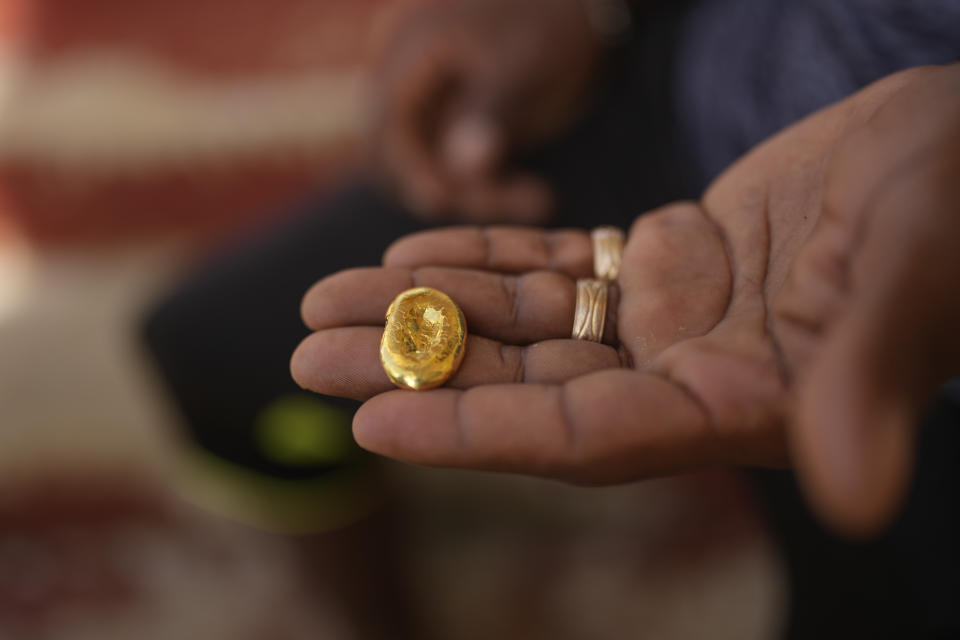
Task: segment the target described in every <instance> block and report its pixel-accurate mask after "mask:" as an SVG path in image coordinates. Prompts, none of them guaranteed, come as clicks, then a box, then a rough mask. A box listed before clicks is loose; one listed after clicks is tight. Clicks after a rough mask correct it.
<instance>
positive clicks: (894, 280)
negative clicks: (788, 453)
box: [791, 175, 960, 536]
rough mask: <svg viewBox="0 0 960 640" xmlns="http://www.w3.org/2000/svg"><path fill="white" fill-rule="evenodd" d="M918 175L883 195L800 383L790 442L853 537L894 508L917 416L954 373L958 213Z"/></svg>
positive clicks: (814, 500)
mask: <svg viewBox="0 0 960 640" xmlns="http://www.w3.org/2000/svg"><path fill="white" fill-rule="evenodd" d="M926 177H927V178H928V177H929V176H926ZM923 178H925V176H920V175H916V176H911V177H908V178H906V179H903V180H899V181H897V184H896V187H895V188H890V189H886V190H885V192H884V193H883V196H884V197H883V198H882V199H878V201H881V202H882V203H883V204H882V210H877V211H874V212H871V213H872V214H874V215H869V217H868V219H867V222H866V226H865V227H864V229H863V233H862V235H861V243H860V246H859V247H857V248H856V249H854V250H853V253H852V257H851V258H850V260H849V262H848V264H849V283H848V289H849V290H848V292H847V294H848V302H847V304H846V308H845V310H844V311H843V312H842V313H841V314H840V316H839V317H838V318H837V319H836V321H835V322H833V323H832V324H830V325H829V326H828V327H827V328H826V331H825V334H824V336H823V342H822V344H821V345H820V347H819V348H818V351H817V353H816V355H814V357H813V359H812V361H811V362H810V366H809V367H808V368H807V369H806V371H805V372H804V373H803V374H802V376H801V379H799V380H798V393H797V406H796V410H795V413H794V421H793V425H792V430H791V437H792V439H793V451H794V452H795V454H796V463H797V466H798V470H799V472H800V479H801V482H802V484H803V486H804V489H805V492H806V494H807V496H808V498H809V500H810V502H811V504H812V506H813V508H814V510H816V511H817V512H818V513H819V514H820V516H821V517H822V518H823V519H824V520H825V521H826V522H827V523H828V524H830V525H832V526H834V527H835V528H837V529H838V530H840V531H842V532H844V533H847V534H851V535H856V536H865V535H870V534H873V533H876V532H877V531H878V530H880V529H881V528H882V527H883V526H885V525H886V524H888V523H889V522H890V520H892V519H893V517H894V516H895V515H896V512H897V510H898V508H899V506H900V504H901V503H902V502H903V499H904V497H905V495H906V492H907V490H908V488H909V483H910V478H911V475H912V473H911V472H912V467H913V458H914V442H915V438H916V434H917V424H918V422H919V419H920V415H921V414H922V412H923V410H924V409H925V408H926V406H927V404H928V403H929V402H930V400H931V398H932V397H933V395H934V393H935V392H936V389H937V387H938V386H939V385H940V384H941V383H942V382H944V381H945V380H946V379H947V378H948V377H949V376H950V375H952V374H955V373H957V372H958V371H960V366H958V365H960V357H958V356H960V344H958V343H960V340H958V336H957V330H956V328H957V326H960V298H958V296H957V295H956V288H955V283H956V282H958V281H960V256H958V255H957V253H956V250H955V243H956V238H957V236H958V233H960V228H958V227H960V224H958V218H960V216H958V215H957V212H956V211H948V210H945V207H944V206H943V203H944V202H950V201H951V200H950V199H949V198H945V197H943V196H945V195H947V193H945V191H944V190H942V189H937V188H933V187H934V186H937V185H933V184H931V181H929V180H927V179H923ZM937 193H939V194H940V199H938V197H937V196H936V195H934V194H937ZM947 208H949V207H947Z"/></svg>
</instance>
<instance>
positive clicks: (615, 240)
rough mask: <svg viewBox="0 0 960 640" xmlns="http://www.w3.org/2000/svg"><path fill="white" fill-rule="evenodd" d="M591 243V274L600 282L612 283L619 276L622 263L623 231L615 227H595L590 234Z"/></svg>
mask: <svg viewBox="0 0 960 640" xmlns="http://www.w3.org/2000/svg"><path fill="white" fill-rule="evenodd" d="M590 239H591V240H592V241H593V273H594V275H595V276H596V277H597V278H600V279H601V280H609V281H611V282H613V281H614V280H616V279H617V276H618V275H620V264H621V263H622V262H623V243H624V240H625V236H624V233H623V231H621V230H620V229H617V228H616V227H597V228H596V229H594V230H593V231H592V232H591V233H590Z"/></svg>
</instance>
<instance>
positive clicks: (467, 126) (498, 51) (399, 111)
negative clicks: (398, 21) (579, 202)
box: [371, 0, 603, 222]
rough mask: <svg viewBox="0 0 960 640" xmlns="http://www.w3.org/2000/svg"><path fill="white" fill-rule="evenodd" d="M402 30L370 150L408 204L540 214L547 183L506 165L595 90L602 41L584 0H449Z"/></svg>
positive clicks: (476, 217)
mask: <svg viewBox="0 0 960 640" xmlns="http://www.w3.org/2000/svg"><path fill="white" fill-rule="evenodd" d="M394 32H395V33H396V35H395V36H394V38H393V39H392V41H391V42H390V44H389V45H388V46H386V47H385V51H384V53H383V55H382V56H381V57H382V62H381V64H380V65H379V72H378V74H377V76H376V81H375V85H374V86H375V91H376V100H374V104H376V105H378V110H377V112H376V113H375V114H374V119H373V135H372V136H371V140H372V145H371V153H372V156H373V158H374V159H375V161H376V163H377V164H378V165H379V166H380V168H381V169H382V170H383V174H384V175H386V176H388V177H389V179H390V181H391V182H392V184H393V186H394V187H395V188H396V190H397V191H398V192H399V194H400V196H401V197H402V198H403V199H404V201H405V202H406V203H407V204H408V206H409V207H410V209H411V210H412V211H414V212H415V213H417V214H419V215H421V216H423V217H425V218H427V219H434V220H439V219H443V218H450V217H456V218H458V219H460V220H462V221H468V222H492V221H497V220H501V221H502V220H511V221H514V222H518V221H525V222H537V221H542V219H543V218H544V217H545V216H546V215H547V214H548V212H549V210H550V193H549V190H548V189H547V186H546V185H545V184H544V183H543V182H542V181H541V180H540V179H538V178H536V177H535V176H532V175H528V174H524V173H520V172H517V171H516V170H514V169H513V168H512V167H511V166H510V164H511V159H512V157H513V156H514V155H515V154H516V153H517V152H522V151H524V150H527V149H529V148H531V147H533V146H535V145H536V144H538V143H540V142H542V141H544V140H545V139H546V138H548V137H550V136H552V135H554V134H556V133H557V132H558V131H560V130H561V129H562V128H563V127H564V126H566V125H567V124H568V123H569V122H570V121H571V120H572V119H573V117H574V115H576V113H577V112H578V111H579V110H580V108H581V107H582V105H583V103H584V100H585V98H586V95H587V94H588V92H587V91H586V89H587V88H588V86H589V84H590V82H591V79H592V78H593V76H594V75H595V74H594V71H595V68H596V66H597V63H598V61H599V59H600V57H601V53H602V48H603V47H602V42H601V40H602V39H601V37H600V36H599V35H598V34H597V33H596V32H595V30H594V29H593V28H592V27H591V25H590V22H589V20H588V19H587V16H586V14H585V13H584V5H583V2H582V0H525V1H524V2H515V0H461V1H458V2H441V3H438V4H435V5H432V6H428V7H426V8H424V9H421V10H420V11H417V12H415V13H414V14H412V16H411V17H410V18H409V19H408V20H407V21H406V22H405V23H404V24H402V25H401V26H399V27H398V28H396V29H395V30H394ZM556 43H563V46H562V47H558V46H557V45H556Z"/></svg>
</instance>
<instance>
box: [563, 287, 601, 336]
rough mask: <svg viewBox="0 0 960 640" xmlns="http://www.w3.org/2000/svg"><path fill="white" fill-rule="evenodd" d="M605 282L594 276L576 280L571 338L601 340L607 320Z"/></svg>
mask: <svg viewBox="0 0 960 640" xmlns="http://www.w3.org/2000/svg"><path fill="white" fill-rule="evenodd" d="M607 287H608V285H607V282H606V281H605V280H597V279H594V278H583V279H581V280H577V306H576V308H575V309H574V311H573V334H572V335H573V338H574V339H575V340H589V341H591V342H601V341H602V340H603V325H604V324H605V323H606V320H607Z"/></svg>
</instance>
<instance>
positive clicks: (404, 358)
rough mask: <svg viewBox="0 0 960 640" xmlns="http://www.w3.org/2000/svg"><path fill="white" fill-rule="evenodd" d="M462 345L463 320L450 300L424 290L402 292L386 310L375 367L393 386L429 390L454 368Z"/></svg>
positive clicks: (463, 343)
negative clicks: (377, 360) (383, 372)
mask: <svg viewBox="0 0 960 640" xmlns="http://www.w3.org/2000/svg"><path fill="white" fill-rule="evenodd" d="M466 340H467V321H466V320H465V319H464V317H463V312H462V311H460V307H458V306H457V305H456V303H454V301H453V300H451V299H450V296H448V295H447V294H445V293H443V292H442V291H437V290H436V289H431V288H430V287H417V288H416V289H408V290H407V291H404V292H403V293H401V294H400V295H398V296H397V297H396V298H394V300H393V302H392V303H391V304H390V308H389V309H387V324H386V326H385V327H384V329H383V337H382V338H381V339H380V362H381V363H382V364H383V370H384V371H386V373H387V377H389V378H390V380H391V381H392V382H393V383H394V384H395V385H397V386H398V387H402V388H404V389H413V390H415V391H424V390H426V389H433V388H435V387H439V386H440V385H442V384H444V383H445V382H446V381H447V380H449V379H450V378H452V377H453V374H455V373H456V372H457V369H458V368H460V362H461V361H462V360H463V353H464V348H465V342H466Z"/></svg>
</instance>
